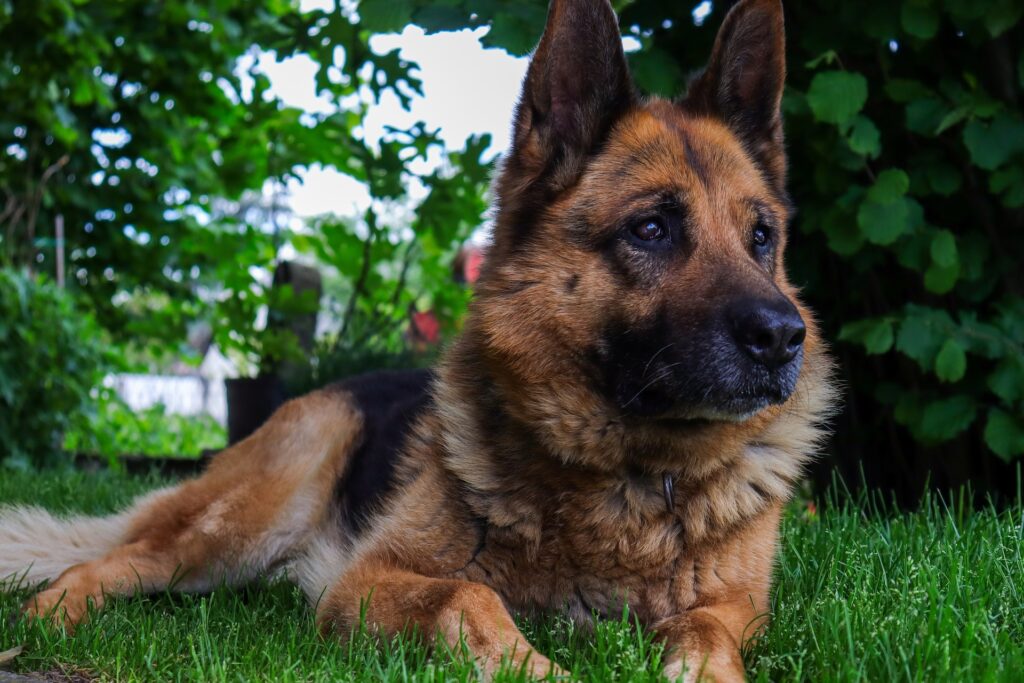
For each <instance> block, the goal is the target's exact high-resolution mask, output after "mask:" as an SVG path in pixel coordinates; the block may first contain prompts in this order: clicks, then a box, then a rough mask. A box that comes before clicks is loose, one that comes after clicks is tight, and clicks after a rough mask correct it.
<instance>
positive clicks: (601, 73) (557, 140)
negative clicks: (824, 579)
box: [510, 0, 633, 188]
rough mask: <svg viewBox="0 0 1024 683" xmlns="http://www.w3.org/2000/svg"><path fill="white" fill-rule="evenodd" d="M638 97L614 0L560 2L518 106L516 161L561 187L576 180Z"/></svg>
mask: <svg viewBox="0 0 1024 683" xmlns="http://www.w3.org/2000/svg"><path fill="white" fill-rule="evenodd" d="M632 99H633V85H632V81H631V79H630V75H629V69H628V67H627V66H626V57H625V55H624V54H623V52H622V38H621V36H620V35H619V25H618V21H617V20H616V18H615V12H614V11H613V10H612V8H611V5H610V4H609V2H608V0H552V2H551V6H550V8H549V9H548V20H547V26H546V27H545V29H544V36H543V37H542V38H541V41H540V45H538V46H537V51H536V52H535V53H534V55H533V59H532V60H531V61H530V68H529V71H528V72H527V75H526V81H525V83H524V84H523V92H522V95H521V96H520V100H519V107H518V109H517V111H516V118H515V129H514V131H513V133H514V139H513V149H512V154H511V157H510V158H511V161H512V163H515V164H518V165H519V166H520V168H521V169H522V170H523V171H525V172H526V173H527V174H528V175H531V176H533V177H534V178H536V177H537V176H538V175H539V174H540V173H541V172H544V171H547V172H549V173H550V180H551V183H552V185H553V186H554V187H556V188H560V187H564V186H566V185H568V184H570V183H571V182H572V181H573V180H575V177H576V175H577V174H578V172H579V165H580V161H581V160H582V159H583V157H584V156H585V155H586V154H587V153H588V152H590V151H591V150H592V149H593V148H594V146H595V145H597V144H598V143H600V141H601V140H602V138H603V137H604V136H605V135H606V134H607V132H608V129H609V128H610V127H611V125H612V124H613V123H614V121H615V118H616V117H617V116H618V115H619V114H620V113H622V111H623V110H625V109H626V107H628V106H629V104H630V102H631V101H632Z"/></svg>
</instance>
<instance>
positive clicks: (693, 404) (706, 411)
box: [615, 358, 802, 428]
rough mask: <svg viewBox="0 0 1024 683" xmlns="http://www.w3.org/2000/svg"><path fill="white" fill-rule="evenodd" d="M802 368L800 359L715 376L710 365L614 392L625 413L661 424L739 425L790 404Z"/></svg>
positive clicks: (716, 372)
mask: <svg viewBox="0 0 1024 683" xmlns="http://www.w3.org/2000/svg"><path fill="white" fill-rule="evenodd" d="M801 365H802V358H800V359H797V360H796V361H795V362H794V363H792V364H790V365H789V366H787V367H785V368H781V369H779V370H778V371H772V372H767V371H763V369H753V370H751V369H749V368H747V369H745V371H744V370H739V369H733V370H732V371H728V372H719V371H716V370H715V367H714V364H710V365H708V366H705V367H704V368H702V369H701V370H702V371H698V372H694V373H687V374H682V373H680V374H674V375H673V376H668V377H665V378H664V379H663V380H662V381H660V382H656V383H653V384H647V385H643V386H642V387H640V388H635V387H634V386H631V385H630V383H628V382H626V383H623V384H620V385H619V386H618V387H617V389H616V391H615V394H616V399H617V403H618V405H619V408H620V410H622V412H623V413H625V414H627V415H631V416H633V417H637V418H641V419H645V420H651V421H652V422H655V423H657V424H661V425H664V426H677V427H689V428H693V427H699V426H701V425H707V424H711V423H739V422H745V421H747V420H749V419H751V418H752V417H754V416H755V415H757V414H759V413H760V412H761V411H763V410H765V409H766V408H768V407H770V406H773V405H781V404H783V403H785V402H786V401H788V400H789V398H790V397H791V396H792V395H793V392H794V391H795V390H796V383H797V379H798V377H799V374H800V368H801ZM719 367H721V366H719Z"/></svg>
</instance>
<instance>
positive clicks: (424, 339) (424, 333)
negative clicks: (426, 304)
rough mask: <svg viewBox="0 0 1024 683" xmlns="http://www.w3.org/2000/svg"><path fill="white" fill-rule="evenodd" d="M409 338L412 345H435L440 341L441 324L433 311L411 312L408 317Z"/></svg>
mask: <svg viewBox="0 0 1024 683" xmlns="http://www.w3.org/2000/svg"><path fill="white" fill-rule="evenodd" d="M410 327H411V329H410V332H411V333H412V334H411V335H410V336H411V337H412V338H413V339H412V341H413V343H416V342H420V343H425V344H436V343H437V342H438V341H440V339H441V323H439V322H438V321H437V316H435V315H434V312H433V311H423V312H422V313H420V312H419V311H413V312H412V315H411V316H410Z"/></svg>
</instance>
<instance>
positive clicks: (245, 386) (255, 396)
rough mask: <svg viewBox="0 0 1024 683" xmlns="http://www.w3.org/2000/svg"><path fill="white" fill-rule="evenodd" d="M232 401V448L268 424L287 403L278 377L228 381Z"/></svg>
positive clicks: (230, 410) (282, 384)
mask: <svg viewBox="0 0 1024 683" xmlns="http://www.w3.org/2000/svg"><path fill="white" fill-rule="evenodd" d="M224 384H225V389H226V391H227V401H228V445H229V446H230V445H232V444H235V443H238V442H239V441H241V440H242V439H244V438H245V437H247V436H249V435H250V434H252V433H253V432H255V431H256V430H257V429H259V428H260V426H261V425H262V424H263V423H264V422H266V421H267V418H269V417H270V416H271V415H272V414H273V412H274V411H275V410H277V409H278V408H279V407H280V406H281V404H282V403H284V402H285V401H286V400H287V398H288V397H287V396H286V395H285V389H284V383H283V382H282V381H281V378H280V377H278V376H277V375H261V376H259V377H240V378H238V379H229V380H225V382H224Z"/></svg>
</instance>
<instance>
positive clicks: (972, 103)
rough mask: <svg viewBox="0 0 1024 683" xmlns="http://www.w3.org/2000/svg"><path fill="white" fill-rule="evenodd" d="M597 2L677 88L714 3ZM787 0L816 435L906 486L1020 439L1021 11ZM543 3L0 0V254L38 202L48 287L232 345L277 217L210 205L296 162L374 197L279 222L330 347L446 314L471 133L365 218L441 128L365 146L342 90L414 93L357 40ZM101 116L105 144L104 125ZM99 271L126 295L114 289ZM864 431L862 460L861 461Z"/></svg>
mask: <svg viewBox="0 0 1024 683" xmlns="http://www.w3.org/2000/svg"><path fill="white" fill-rule="evenodd" d="M613 4H614V5H615V7H616V9H617V10H618V11H619V14H620V19H621V25H622V30H623V34H624V35H625V36H628V37H629V38H631V40H630V41H629V43H630V45H632V46H633V47H636V48H637V49H635V50H633V51H631V53H630V55H629V59H630V62H631V64H632V67H633V70H634V75H635V77H636V81H637V84H638V86H639V87H640V88H641V89H643V90H645V91H647V92H651V93H658V94H662V95H669V96H677V95H679V94H681V93H683V92H684V91H685V87H686V82H687V80H688V78H689V76H690V75H692V73H693V72H694V71H695V70H697V69H699V68H700V66H701V65H702V64H703V62H704V60H705V59H706V58H707V55H708V54H709V51H710V48H711V44H712V42H713V39H714V34H715V30H716V29H717V26H718V24H719V23H720V21H721V19H722V17H723V16H724V14H725V11H726V10H727V8H728V5H729V4H730V3H727V2H713V3H697V2H695V1H691V2H681V3H664V2H661V0H616V1H615V2H614V3H613ZM698 7H701V8H702V9H703V10H706V11H704V12H695V11H694V10H695V9H698ZM786 12H787V33H788V59H789V66H790V73H789V81H788V82H789V85H788V89H787V93H786V98H785V109H786V123H787V139H788V146H789V150H790V159H791V164H790V169H791V172H790V178H791V181H790V190H791V194H792V196H793V198H794V200H795V201H796V204H797V205H798V207H799V213H798V214H797V215H796V217H795V219H794V224H793V228H792V230H791V240H790V245H791V247H790V251H789V255H788V259H789V269H790V270H791V271H792V273H793V274H794V277H795V279H796V280H797V281H798V282H799V283H801V284H802V285H803V287H804V291H805V297H806V298H807V299H808V301H809V302H810V303H811V304H812V305H813V306H814V307H815V308H816V310H817V311H819V313H820V315H821V323H822V326H823V328H824V330H825V332H826V336H827V337H828V338H830V339H832V340H833V341H834V344H835V346H834V351H835V354H836V355H837V356H838V358H839V360H840V363H841V367H842V371H841V377H842V379H843V380H844V382H845V387H846V405H847V409H846V411H845V412H844V414H843V416H842V417H840V419H839V420H838V422H837V430H838V438H837V439H836V440H835V443H834V445H833V452H834V453H835V455H836V456H837V458H838V459H839V461H840V462H841V463H845V464H844V467H846V474H847V475H848V476H849V477H850V478H853V479H856V478H857V477H858V473H857V472H856V468H858V467H861V466H863V467H865V469H867V470H868V472H867V474H868V475H869V479H870V478H872V472H874V473H875V474H877V475H879V476H881V477H882V478H883V479H885V480H886V481H887V482H888V483H893V482H895V481H904V482H909V483H907V484H906V485H907V486H908V487H915V486H919V485H920V484H921V483H922V482H921V478H922V477H923V476H926V474H928V473H929V472H930V473H931V474H932V476H933V483H936V484H939V485H947V484H955V483H957V482H958V481H962V480H963V479H965V478H977V477H978V476H982V477H987V478H988V480H989V481H990V482H991V481H994V480H998V479H999V478H1000V477H1001V476H1002V475H1003V474H1005V473H1006V472H1007V471H1008V470H1006V469H999V468H1000V467H1002V465H1000V464H999V463H1000V462H1001V461H1005V460H1010V459H1012V458H1015V457H1017V456H1019V455H1020V454H1021V453H1024V299H1022V295H1024V283H1022V278H1021V269H1020V267H1019V265H1018V264H1019V262H1020V261H1021V259H1022V257H1024V244H1022V241H1024V117H1022V114H1021V101H1022V97H1024V21H1022V17H1024V5H1022V4H1021V3H1020V2H1019V1H1018V0H895V1H892V0H863V1H861V2H856V3H851V2H841V1H840V0H800V1H799V2H797V1H791V2H787V3H786ZM545 14H546V2H545V1H544V0H515V1H513V0H445V2H434V1H428V0H361V2H359V3H358V4H357V5H355V6H352V5H349V4H344V5H343V7H341V8H337V9H334V10H331V11H319V10H318V11H315V12H308V13H300V12H299V11H297V9H296V6H295V3H292V2H287V1H285V0H262V1H260V2H244V3H243V2H240V1H238V0H234V1H233V0H221V1H219V2H216V3H204V4H202V5H200V4H199V3H193V2H183V1H180V0H170V1H168V2H164V3H156V4H154V3H145V2H141V1H140V0H125V1H124V2H120V3H87V2H78V1H77V0H40V2H36V3H12V2H10V0H0V92H2V93H3V94H4V96H5V97H4V100H5V104H6V106H5V108H4V110H3V111H0V136H2V138H3V139H4V140H5V141H7V142H9V143H10V145H13V147H10V146H8V147H6V150H7V151H6V152H0V190H2V191H3V192H5V193H6V201H7V202H8V204H7V206H8V207H12V206H13V207H14V209H13V210H11V211H5V212H4V213H2V214H0V216H3V220H2V221H0V228H2V231H3V233H4V234H3V237H2V239H3V240H4V241H3V243H2V246H3V253H4V258H5V259H7V260H8V261H9V262H13V263H29V264H32V265H35V266H36V267H38V268H44V269H45V268H46V267H47V264H48V263H49V261H48V260H47V259H50V258H52V249H50V246H49V245H50V243H49V242H48V241H47V240H48V239H50V235H51V234H52V233H51V232H48V230H49V228H48V227H46V226H50V225H52V217H53V216H54V215H55V214H56V213H57V212H61V213H63V214H64V215H65V216H66V217H67V219H68V225H69V226H71V227H70V229H71V230H72V233H71V234H69V248H70V249H71V250H72V251H71V253H72V264H71V266H70V267H71V272H72V273H73V275H74V277H73V281H74V283H75V284H76V286H77V287H78V288H79V291H81V292H82V293H83V294H84V295H85V296H87V297H89V298H90V300H91V301H92V302H93V306H94V308H95V310H96V311H97V315H98V316H99V319H100V321H101V322H102V324H103V325H104V326H105V327H106V328H107V329H109V330H110V331H111V332H112V333H113V334H114V335H115V337H117V338H152V339H161V338H162V339H176V338H180V337H181V332H182V330H183V328H184V325H185V324H186V322H187V321H189V320H191V319H193V318H195V317H197V316H203V315H207V316H212V317H213V318H215V319H216V320H217V324H216V326H215V327H216V329H217V330H218V334H221V335H226V336H229V337H232V336H233V337H234V343H236V344H237V345H238V346H239V347H240V348H243V349H246V350H248V351H249V352H252V353H255V354H257V355H258V354H259V353H262V352H263V351H265V349H263V348H262V347H263V346H264V345H265V343H270V345H271V346H273V343H272V342H266V341H265V340H263V341H261V340H258V339H254V337H253V336H252V335H250V334H247V332H246V330H247V329H248V328H249V327H251V320H252V318H253V317H254V315H255V311H256V309H257V308H258V307H259V306H260V305H263V304H265V303H266V301H267V297H268V296H269V294H268V293H267V291H266V288H265V287H263V286H262V285H260V284H259V282H258V281H257V278H254V276H253V274H252V270H251V269H249V268H248V267H249V266H250V265H263V266H268V265H269V264H271V263H272V262H273V261H274V259H275V258H276V257H277V248H278V246H279V244H280V234H279V233H276V232H274V231H270V232H268V231H267V230H265V229H264V228H262V227H260V226H259V225H254V224H252V223H251V222H247V221H246V218H245V217H246V215H247V214H246V212H245V211H242V210H238V207H237V206H235V209H236V210H234V211H230V210H225V209H224V208H223V207H221V206H219V205H218V201H219V199H221V198H226V199H228V200H231V201H234V202H237V201H238V200H239V199H241V198H242V197H243V196H244V193H245V191H246V190H253V189H256V188H259V187H261V186H262V184H263V182H264V181H265V180H266V179H267V178H277V179H284V178H287V177H288V176H289V175H290V174H293V173H294V172H295V169H296V168H298V167H299V166H302V165H306V164H314V163H322V164H325V165H333V166H335V167H337V168H338V169H340V170H341V171H342V172H344V173H348V174H350V175H352V176H353V177H354V178H356V179H359V180H361V181H363V182H365V183H367V185H368V187H369V188H370V191H371V194H372V196H373V198H374V205H373V207H372V208H371V210H370V211H369V212H368V213H367V215H366V216H364V218H363V220H360V221H354V222H351V223H340V222H337V221H329V220H324V221H321V222H320V223H319V224H317V225H316V226H315V229H314V230H312V232H311V233H310V234H308V235H303V236H298V237H297V238H296V239H295V240H294V241H295V245H296V247H297V248H298V249H299V250H300V251H301V252H303V253H305V254H309V255H313V256H314V257H315V258H316V260H317V261H319V262H321V263H323V264H326V265H327V266H328V269H329V270H330V271H331V273H332V275H331V277H330V278H329V282H328V287H327V288H328V291H329V292H333V294H332V295H331V297H330V298H331V299H332V301H333V302H334V304H333V305H335V306H336V307H337V310H336V312H337V314H338V315H339V316H340V317H342V318H343V319H344V321H345V322H343V323H342V325H343V327H342V330H341V332H343V334H339V335H338V338H339V341H338V343H337V344H336V345H335V347H336V348H344V347H345V345H347V344H350V343H351V342H353V341H359V340H360V339H366V338H369V337H374V338H377V337H379V336H380V335H384V336H387V335H391V336H390V337H389V338H390V339H392V340H393V341H394V342H395V345H396V346H397V345H398V344H399V343H400V341H401V332H400V326H401V321H403V320H404V319H405V318H404V316H405V315H406V312H407V310H408V308H409V306H410V305H418V307H419V308H420V309H421V310H422V309H425V308H427V307H433V308H434V309H435V310H437V311H438V313H439V314H440V316H441V317H442V320H443V321H445V322H446V324H448V325H455V324H457V322H456V321H457V320H458V317H459V315H460V314H461V311H462V310H463V309H464V303H465V302H464V298H465V295H464V294H463V293H461V292H459V291H458V290H457V289H456V288H454V287H452V286H451V285H450V277H449V271H448V263H449V261H450V259H451V256H452V253H453V251H454V249H455V248H456V245H457V244H458V243H459V241H460V240H461V239H463V238H464V237H465V236H466V235H467V234H468V232H469V231H470V230H471V229H472V228H473V227H475V226H476V225H478V224H479V223H480V222H481V220H482V216H483V214H484V210H485V207H486V204H485V201H484V199H483V196H484V189H485V184H486V180H487V176H488V173H489V172H490V170H491V169H490V166H489V165H487V164H484V163H482V162H481V158H483V152H484V149H485V148H486V146H487V145H486V141H483V140H475V141H469V143H468V145H467V148H466V150H465V152H463V153H456V154H451V153H449V151H448V150H442V152H443V155H444V158H445V159H446V161H445V163H444V164H442V167H441V170H440V171H438V172H436V173H434V174H432V175H429V176H426V177H422V178H420V179H419V180H420V182H422V183H423V184H424V186H425V187H426V188H427V190H428V192H429V195H428V197H427V199H426V200H425V201H423V202H422V203H421V204H420V206H419V207H418V210H417V212H416V218H415V222H414V223H413V224H412V225H411V226H408V227H411V228H412V229H411V230H400V229H396V228H395V227H394V226H390V227H389V226H388V225H387V221H386V220H384V215H385V214H386V209H387V207H388V206H389V202H396V201H401V200H403V198H404V197H405V193H406V188H407V187H408V183H409V180H410V178H411V177H412V175H413V174H412V172H411V171H410V170H409V169H410V163H411V161H412V160H413V159H422V158H424V157H425V155H426V153H427V151H428V149H430V148H431V147H436V148H437V149H441V145H440V143H439V141H438V140H437V139H436V136H435V135H434V134H433V133H432V132H431V131H428V130H426V129H425V128H424V127H423V126H416V127H413V128H412V129H410V130H408V131H394V132H393V134H391V135H390V136H388V137H387V138H386V139H385V141H384V142H383V143H382V144H381V145H380V146H379V147H378V146H374V145H368V144H366V143H365V142H364V141H363V140H362V139H361V136H360V134H359V124H360V123H361V121H362V116H363V114H364V112H365V107H366V103H367V102H369V101H371V100H372V99H373V98H375V97H379V96H380V95H381V93H383V92H385V91H390V92H394V93H395V94H396V95H397V96H398V97H399V98H400V99H401V100H403V101H408V98H409V97H410V96H411V95H413V94H416V93H418V92H419V87H420V84H419V81H418V80H417V79H416V77H415V71H414V65H411V64H408V63H406V62H403V61H402V60H401V59H400V58H399V57H398V55H397V53H394V52H392V53H388V54H377V53H375V52H374V51H373V50H372V49H371V48H370V43H369V39H370V37H371V36H372V35H373V34H375V33H381V32H391V31H398V30H401V29H402V28H403V27H404V26H406V25H407V24H408V23H410V22H412V23H416V24H418V25H420V26H422V27H424V28H425V29H427V30H428V31H442V30H454V29H461V28H465V27H489V30H488V31H487V33H486V35H484V37H483V38H482V40H483V42H484V44H485V45H488V46H492V47H499V48H504V49H507V50H509V51H510V52H512V53H514V54H525V53H526V52H527V51H528V50H530V49H531V48H532V46H533V45H534V43H535V41H536V40H537V37H538V36H539V35H540V32H541V30H542V28H543V23H544V18H545ZM253 45H258V46H259V47H260V48H262V49H266V50H275V51H276V54H277V57H278V58H282V57H284V56H286V55H293V54H298V53H306V54H308V55H310V57H311V58H312V59H313V60H314V61H315V62H316V63H317V64H318V65H319V67H320V68H319V71H318V73H317V86H318V88H319V89H320V90H321V92H322V93H324V94H326V95H327V96H329V97H330V98H331V100H332V101H333V102H335V103H338V104H339V105H340V108H339V110H338V112H337V113H334V114H330V115H319V114H317V115H311V114H302V113H300V112H298V111H295V110H293V109H289V108H287V107H283V106H281V105H280V103H278V102H276V101H275V100H273V98H269V97H266V96H265V94H266V91H267V85H268V84H267V81H266V79H265V77H263V76H262V75H260V74H259V73H256V72H255V71H254V70H253V69H252V68H244V67H242V66H239V64H240V62H238V58H239V57H240V56H242V55H245V54H247V52H248V51H249V50H250V48H251V47H252V46H253ZM249 63H251V60H250V61H249V62H244V64H249ZM243 76H245V79H243ZM247 79H253V83H254V85H253V87H252V93H251V94H247V92H246V87H245V85H244V83H243V80H247ZM472 96H473V93H467V98H472ZM121 129H123V130H124V131H125V132H127V134H128V135H129V136H130V139H129V141H128V142H127V143H125V144H123V145H120V146H112V145H108V144H105V143H104V142H103V140H105V139H107V138H105V137H104V135H103V134H102V133H103V131H108V130H121ZM12 149H13V152H12ZM153 169H157V170H156V171H154V170H153ZM44 181H45V182H44ZM30 216H31V217H34V222H33V225H34V226H35V227H34V228H33V229H32V230H30V229H29V228H28V227H26V226H27V225H28V223H27V222H26V221H27V218H28V217H30ZM33 230H34V231H33ZM143 236H145V237H143ZM48 249H49V250H48ZM40 255H42V256H41V257H42V258H43V262H42V263H41V264H40V263H38V259H39V258H40ZM204 288H205V289H207V290H210V291H213V292H215V296H213V297H210V299H212V300H213V301H214V304H212V309H213V313H211V312H210V308H211V304H209V300H204V298H203V297H201V296H198V295H197V292H201V291H202V290H203V289H204ZM120 292H128V293H130V294H131V295H132V297H133V298H132V301H133V302H135V303H134V305H121V306H118V305H115V304H114V303H112V302H116V301H119V299H118V298H117V297H115V295H116V294H118V293H120ZM396 292H397V294H396ZM385 323H388V324H385ZM387 330H390V331H387ZM342 337H345V338H344V339H342ZM222 341H223V343H227V344H229V343H231V342H230V340H222ZM874 453H885V454H886V457H885V458H881V459H879V458H871V457H864V456H865V454H874ZM985 453H988V454H993V455H994V456H996V457H995V458H992V457H988V455H985ZM862 461H863V462H862Z"/></svg>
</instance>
